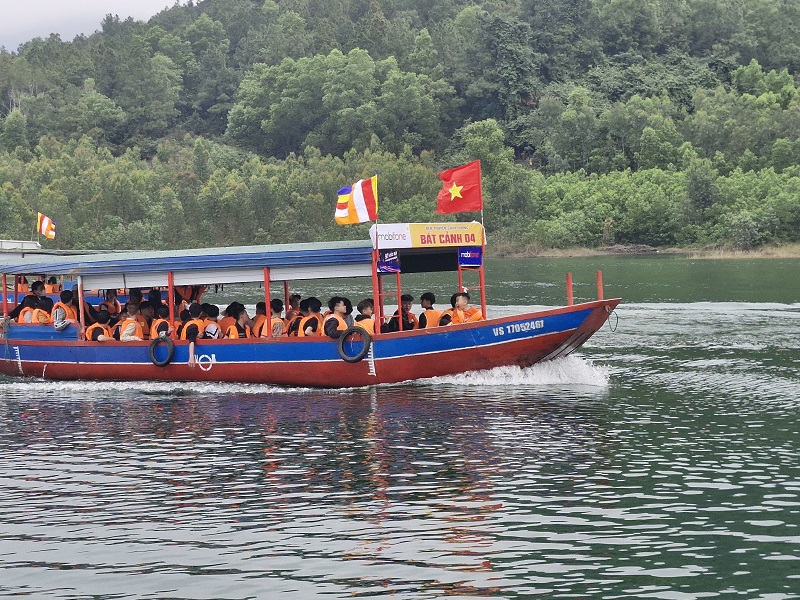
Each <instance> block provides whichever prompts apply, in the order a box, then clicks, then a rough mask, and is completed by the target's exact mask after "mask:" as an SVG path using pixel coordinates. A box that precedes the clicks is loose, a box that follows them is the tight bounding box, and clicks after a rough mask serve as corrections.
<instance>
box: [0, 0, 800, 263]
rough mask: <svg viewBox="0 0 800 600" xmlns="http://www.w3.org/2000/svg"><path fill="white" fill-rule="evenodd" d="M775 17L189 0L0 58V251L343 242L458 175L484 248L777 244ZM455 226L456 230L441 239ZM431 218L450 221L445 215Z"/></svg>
mask: <svg viewBox="0 0 800 600" xmlns="http://www.w3.org/2000/svg"><path fill="white" fill-rule="evenodd" d="M798 71H800V3H798V2H792V1H787V0H487V1H483V2H480V1H470V0H280V1H279V0H201V1H200V2H195V3H193V2H189V3H188V4H186V5H179V4H176V5H175V6H173V7H172V8H169V9H167V10H164V11H163V12H161V13H159V14H158V15H156V16H154V17H153V18H152V19H150V21H149V22H147V23H144V22H135V21H133V20H130V19H129V20H124V21H122V20H120V19H118V18H114V17H112V16H110V15H109V16H107V17H106V19H105V20H104V21H103V22H102V23H101V24H100V26H99V30H98V31H97V32H96V33H95V34H93V35H91V36H88V37H87V36H80V37H77V38H75V39H74V40H71V41H65V40H61V39H60V38H59V36H57V35H51V36H50V37H48V38H47V39H41V38H36V39H33V40H31V41H29V42H27V43H25V44H23V45H22V46H20V47H19V48H17V49H0V237H5V238H14V239H29V238H30V237H31V235H32V231H33V229H34V226H33V225H34V222H35V214H36V212H37V211H39V212H43V213H45V214H47V215H48V216H50V217H51V218H53V220H54V221H55V222H56V224H57V237H56V240H54V241H52V242H50V241H46V242H45V243H44V245H45V246H48V247H58V248H139V249H161V248H179V247H192V246H208V245H232V244H249V243H281V242H299V241H309V240H330V239H344V238H348V237H349V238H361V237H364V236H365V235H366V226H363V225H360V226H350V227H342V226H338V225H336V224H335V223H334V220H333V212H334V207H335V203H336V191H337V190H338V189H339V188H340V187H342V186H343V185H346V184H348V183H352V182H353V181H355V180H357V179H359V178H361V177H364V176H370V175H372V174H374V173H376V172H377V173H378V181H379V184H378V186H379V188H378V189H379V197H380V218H381V220H382V221H428V220H441V219H442V218H443V217H442V216H437V215H436V213H435V204H436V203H435V197H436V193H437V191H438V189H439V180H438V178H437V176H436V174H437V172H438V171H440V170H443V169H445V168H449V167H452V166H455V165H458V164H463V163H465V162H468V161H471V160H474V159H480V160H481V163H482V168H483V176H484V177H483V188H484V201H485V206H486V211H485V222H486V226H487V230H488V232H489V234H490V236H491V237H492V241H493V244H496V245H497V247H499V248H503V247H505V248H511V247H514V248H518V249H529V250H535V249H537V248H549V247H567V246H597V245H602V244H614V243H623V244H625V243H629V244H633V243H636V244H649V245H653V246H676V245H678V246H726V247H736V248H753V247H757V246H761V245H764V244H780V243H785V242H796V241H798V240H800V94H798V88H799V87H800V83H799V80H798V77H797V75H798ZM475 217H476V215H475V214H470V213H465V214H461V215H455V218H458V219H461V220H465V219H472V218H475ZM447 218H453V217H447Z"/></svg>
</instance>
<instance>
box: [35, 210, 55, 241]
mask: <svg viewBox="0 0 800 600" xmlns="http://www.w3.org/2000/svg"><path fill="white" fill-rule="evenodd" d="M36 214H37V215H38V217H37V218H38V222H37V224H38V227H39V233H40V234H41V235H43V236H44V237H46V238H47V239H50V240H53V239H55V237H56V224H55V223H53V220H52V219H51V218H50V217H46V216H44V215H43V214H42V213H36Z"/></svg>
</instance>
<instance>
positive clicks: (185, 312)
mask: <svg viewBox="0 0 800 600" xmlns="http://www.w3.org/2000/svg"><path fill="white" fill-rule="evenodd" d="M178 318H179V319H180V320H181V323H187V322H188V321H189V319H191V318H192V315H191V314H190V313H189V311H188V310H186V309H185V308H184V309H183V310H182V311H181V312H180V313H179V314H178Z"/></svg>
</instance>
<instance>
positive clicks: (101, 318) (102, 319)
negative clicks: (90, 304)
mask: <svg viewBox="0 0 800 600" xmlns="http://www.w3.org/2000/svg"><path fill="white" fill-rule="evenodd" d="M110 320H111V313H109V312H108V311H107V310H99V311H97V322H98V323H100V325H105V324H106V323H108V322H109V321H110Z"/></svg>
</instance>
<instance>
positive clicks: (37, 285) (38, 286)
mask: <svg viewBox="0 0 800 600" xmlns="http://www.w3.org/2000/svg"><path fill="white" fill-rule="evenodd" d="M26 290H27V288H26ZM28 296H35V297H37V298H45V297H46V294H45V291H44V282H43V281H34V282H33V283H32V284H31V291H30V292H28ZM23 302H25V299H24V298H23V300H22V302H20V303H19V304H18V305H17V306H15V307H14V309H13V310H12V311H11V312H10V313H8V318H9V319H16V318H17V317H18V316H19V313H20V312H22V309H23V308H25V307H24V306H23V305H22V304H23Z"/></svg>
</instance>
